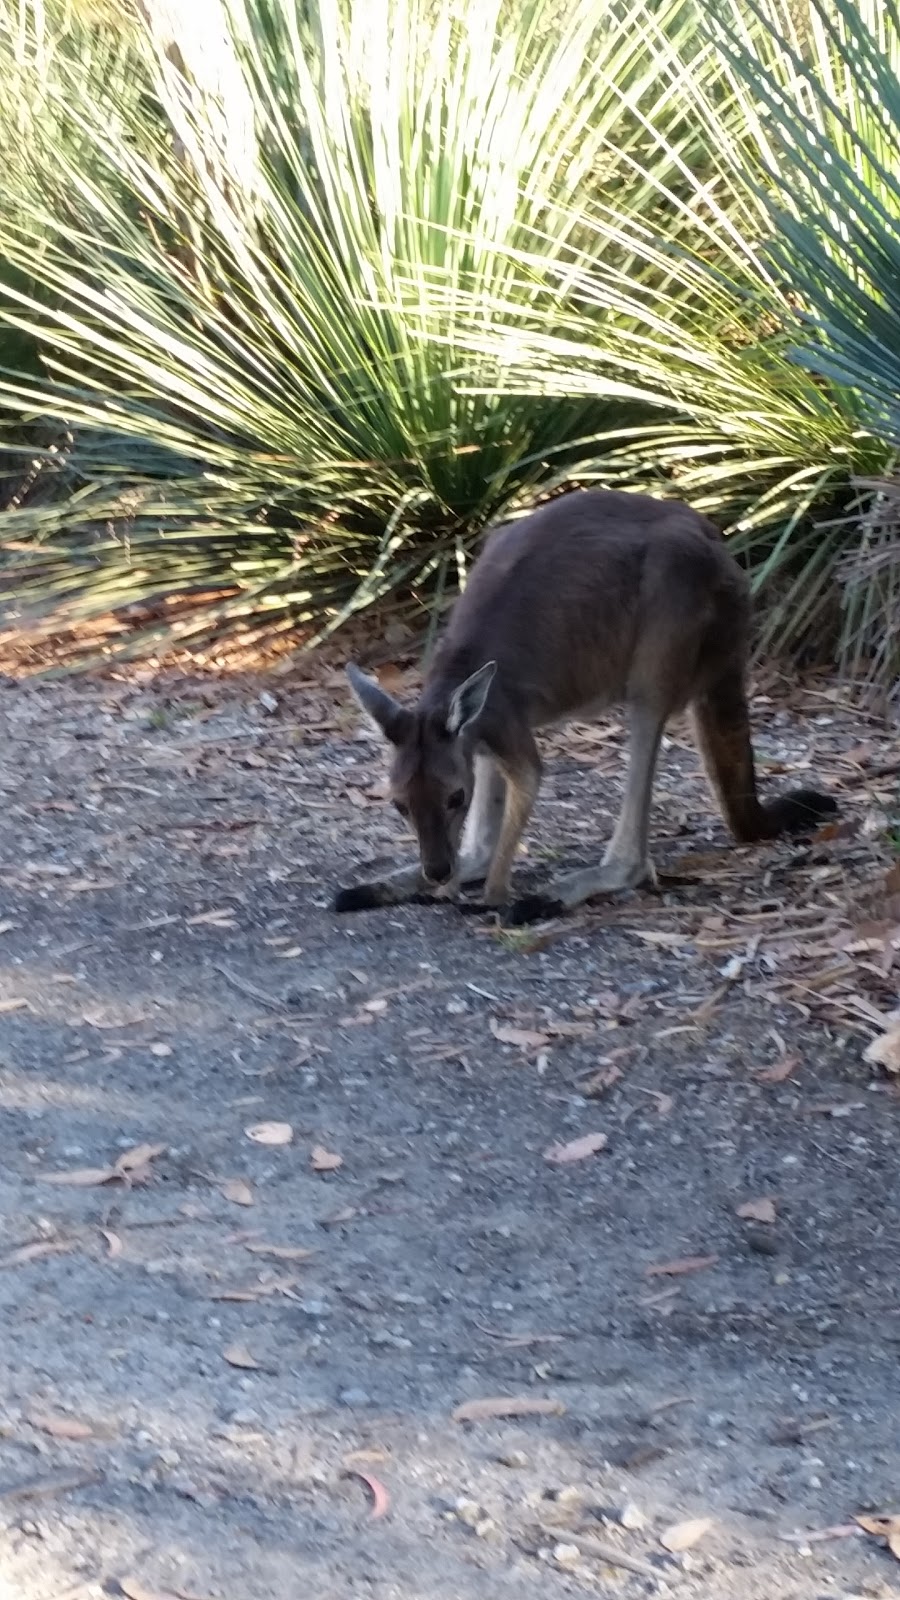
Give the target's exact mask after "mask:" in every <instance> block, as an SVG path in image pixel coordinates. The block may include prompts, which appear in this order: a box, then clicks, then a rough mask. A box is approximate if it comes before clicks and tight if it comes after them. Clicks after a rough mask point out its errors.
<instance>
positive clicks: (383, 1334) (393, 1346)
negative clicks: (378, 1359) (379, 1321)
mask: <svg viewBox="0 0 900 1600" xmlns="http://www.w3.org/2000/svg"><path fill="white" fill-rule="evenodd" d="M369 1343H370V1344H374V1345H377V1346H378V1348H379V1349H382V1350H411V1349H412V1340H411V1339H404V1338H401V1336H400V1334H398V1333H391V1331H390V1329H389V1328H374V1329H373V1330H372V1332H371V1333H370V1334H369Z"/></svg>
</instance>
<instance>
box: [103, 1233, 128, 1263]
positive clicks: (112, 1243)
mask: <svg viewBox="0 0 900 1600" xmlns="http://www.w3.org/2000/svg"><path fill="white" fill-rule="evenodd" d="M100 1232H101V1234H102V1236H103V1238H104V1239H105V1240H106V1244H107V1248H108V1250H109V1257H110V1260H111V1261H114V1260H115V1259H116V1257H117V1256H120V1255H121V1254H122V1250H123V1249H124V1246H123V1244H122V1241H121V1239H120V1238H119V1235H118V1234H117V1233H111V1232H110V1230H109V1228H101V1229H100Z"/></svg>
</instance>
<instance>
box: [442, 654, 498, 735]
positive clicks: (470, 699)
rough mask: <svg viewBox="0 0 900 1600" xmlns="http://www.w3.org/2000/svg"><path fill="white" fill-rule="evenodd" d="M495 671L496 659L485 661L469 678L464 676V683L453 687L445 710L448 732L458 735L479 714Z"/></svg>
mask: <svg viewBox="0 0 900 1600" xmlns="http://www.w3.org/2000/svg"><path fill="white" fill-rule="evenodd" d="M496 671H497V663H496V661H487V662H485V664H484V666H483V667H479V668H478V671H477V672H473V673H472V676H471V677H470V678H466V680H465V683H461V684H460V685H459V686H458V688H456V689H454V691H453V696H452V699H451V701H450V710H449V711H448V712H447V732H448V733H452V734H454V735H456V736H458V735H459V734H461V733H462V732H463V730H464V729H465V728H468V727H470V726H471V724H472V723H473V722H474V721H475V718H476V717H480V716H481V713H482V711H483V710H484V704H485V701H486V700H487V697H488V691H489V689H490V687H491V684H492V683H493V681H494V674H495V672H496Z"/></svg>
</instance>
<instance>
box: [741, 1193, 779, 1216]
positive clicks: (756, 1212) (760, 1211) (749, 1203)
mask: <svg viewBox="0 0 900 1600" xmlns="http://www.w3.org/2000/svg"><path fill="white" fill-rule="evenodd" d="M737 1215H738V1216H739V1217H741V1218H743V1220H744V1222H774V1221H775V1220H776V1215H777V1213H776V1211H775V1201H774V1200H769V1199H768V1198H764V1199H762V1200H745V1201H744V1203H743V1205H740V1206H738V1208H737Z"/></svg>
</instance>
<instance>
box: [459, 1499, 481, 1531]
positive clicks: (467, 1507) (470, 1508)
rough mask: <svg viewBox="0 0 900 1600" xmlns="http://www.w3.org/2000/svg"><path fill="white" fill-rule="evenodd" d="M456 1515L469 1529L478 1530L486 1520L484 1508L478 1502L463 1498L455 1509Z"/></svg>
mask: <svg viewBox="0 0 900 1600" xmlns="http://www.w3.org/2000/svg"><path fill="white" fill-rule="evenodd" d="M453 1511H454V1515H455V1516H456V1518H457V1520H458V1521H459V1522H464V1523H465V1525H466V1527H467V1528H477V1527H478V1524H479V1523H480V1522H482V1521H483V1520H484V1507H483V1506H480V1505H479V1504H478V1501H477V1500H466V1499H465V1497H464V1496H463V1497H461V1498H460V1499H459V1500H457V1501H456V1503H455V1504H454V1507H453Z"/></svg>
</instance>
